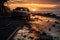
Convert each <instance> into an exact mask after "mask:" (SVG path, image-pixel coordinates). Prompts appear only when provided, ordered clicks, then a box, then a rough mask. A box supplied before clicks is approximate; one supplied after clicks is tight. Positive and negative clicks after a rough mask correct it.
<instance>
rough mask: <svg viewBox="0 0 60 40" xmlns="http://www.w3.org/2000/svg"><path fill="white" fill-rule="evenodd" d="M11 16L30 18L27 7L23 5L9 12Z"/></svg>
mask: <svg viewBox="0 0 60 40" xmlns="http://www.w3.org/2000/svg"><path fill="white" fill-rule="evenodd" d="M11 15H12V17H15V18H25V19H30V13H29V9H28V8H25V7H17V8H15V9H14V10H13V12H12V13H11Z"/></svg>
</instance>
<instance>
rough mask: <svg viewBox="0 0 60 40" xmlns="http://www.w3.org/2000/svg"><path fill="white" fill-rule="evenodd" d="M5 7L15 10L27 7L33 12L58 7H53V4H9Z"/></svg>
mask: <svg viewBox="0 0 60 40" xmlns="http://www.w3.org/2000/svg"><path fill="white" fill-rule="evenodd" d="M5 6H8V7H10V9H11V10H12V9H15V8H16V7H27V8H29V9H30V10H31V11H36V10H37V11H39V10H40V9H43V8H54V7H55V6H56V5H53V4H18V3H17V4H8V5H6V4H5Z"/></svg>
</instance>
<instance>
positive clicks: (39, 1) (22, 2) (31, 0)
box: [5, 0, 60, 11]
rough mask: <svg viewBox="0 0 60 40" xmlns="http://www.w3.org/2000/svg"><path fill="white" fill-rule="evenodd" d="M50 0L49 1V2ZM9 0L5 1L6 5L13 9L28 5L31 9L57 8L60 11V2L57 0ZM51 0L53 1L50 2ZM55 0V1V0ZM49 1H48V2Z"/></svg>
mask: <svg viewBox="0 0 60 40" xmlns="http://www.w3.org/2000/svg"><path fill="white" fill-rule="evenodd" d="M49 1H50V2H49ZM49 1H47V0H10V1H8V2H7V4H8V5H6V4H5V5H6V6H8V7H10V9H11V10H12V9H14V8H16V7H28V8H29V9H30V10H31V11H33V10H36V11H43V10H44V11H51V10H55V11H56V10H57V11H60V8H59V7H60V5H59V4H60V3H59V2H58V1H57V0H55V1H54V0H49ZM52 1H53V2H52ZM56 1H57V2H56ZM48 2H49V3H48Z"/></svg>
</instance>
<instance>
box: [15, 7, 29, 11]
mask: <svg viewBox="0 0 60 40" xmlns="http://www.w3.org/2000/svg"><path fill="white" fill-rule="evenodd" d="M15 10H20V11H29V9H28V8H22V7H17V8H16V9H15Z"/></svg>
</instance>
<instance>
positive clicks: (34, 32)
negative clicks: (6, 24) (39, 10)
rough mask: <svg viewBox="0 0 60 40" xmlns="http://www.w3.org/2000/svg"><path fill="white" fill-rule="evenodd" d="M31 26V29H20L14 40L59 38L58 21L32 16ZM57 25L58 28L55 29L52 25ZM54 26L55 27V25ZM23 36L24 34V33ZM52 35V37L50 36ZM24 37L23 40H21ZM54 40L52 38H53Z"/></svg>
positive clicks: (59, 22)
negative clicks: (17, 39)
mask: <svg viewBox="0 0 60 40" xmlns="http://www.w3.org/2000/svg"><path fill="white" fill-rule="evenodd" d="M29 23H30V25H31V29H30V30H29V28H27V27H24V28H23V29H20V30H19V31H18V32H17V34H16V35H15V37H14V39H16V38H17V37H18V38H19V39H21V40H22V39H23V38H24V40H40V39H42V40H49V38H51V36H53V37H59V36H58V34H59V32H56V31H57V30H59V29H60V28H58V26H57V25H56V24H58V25H59V26H60V21H58V20H57V19H55V18H50V17H44V16H37V15H35V16H32V15H31V21H29ZM53 24H55V25H56V27H55V28H53V27H52V25H53ZM53 26H54V25H53ZM21 32H22V33H23V34H22V33H21ZM19 35H25V36H26V37H22V36H19ZM48 35H50V36H48ZM21 37H22V38H21ZM51 40H52V38H51Z"/></svg>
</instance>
